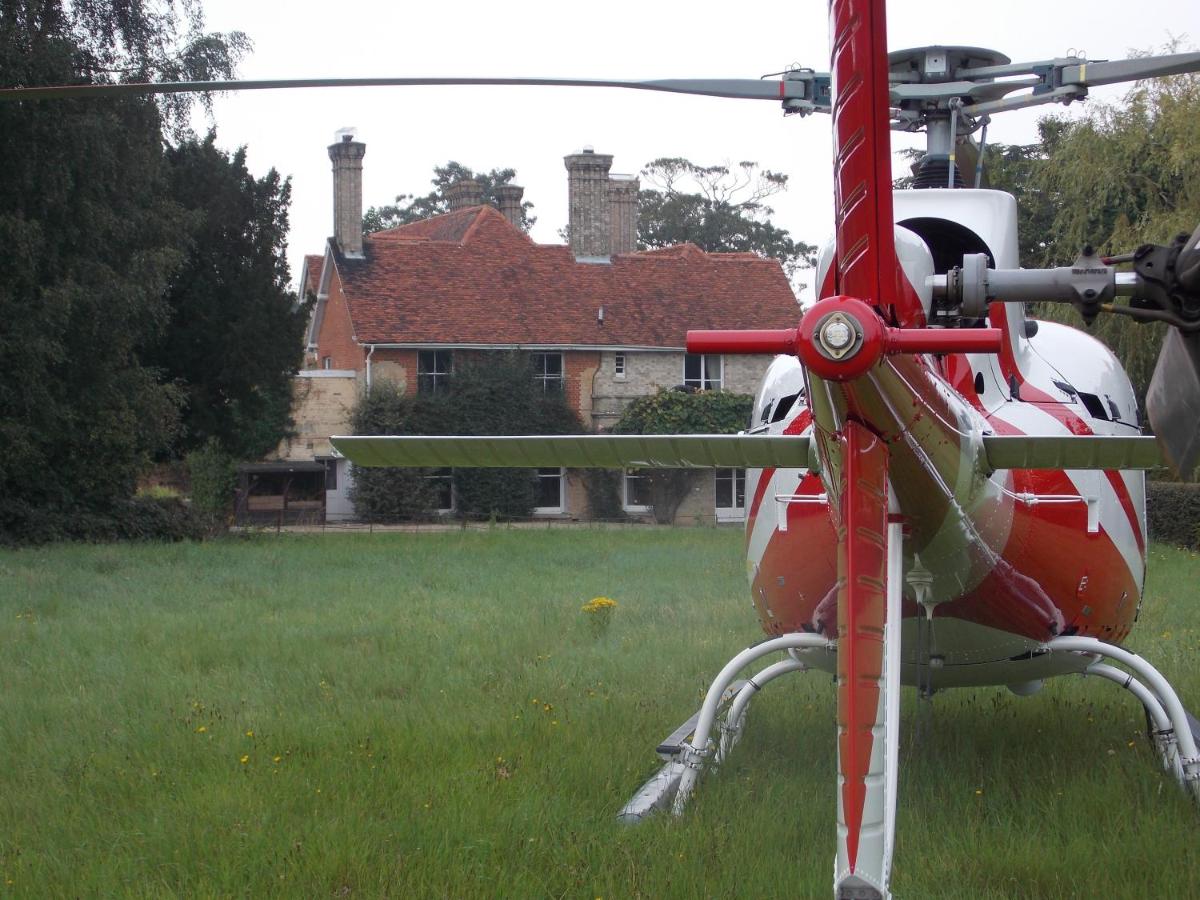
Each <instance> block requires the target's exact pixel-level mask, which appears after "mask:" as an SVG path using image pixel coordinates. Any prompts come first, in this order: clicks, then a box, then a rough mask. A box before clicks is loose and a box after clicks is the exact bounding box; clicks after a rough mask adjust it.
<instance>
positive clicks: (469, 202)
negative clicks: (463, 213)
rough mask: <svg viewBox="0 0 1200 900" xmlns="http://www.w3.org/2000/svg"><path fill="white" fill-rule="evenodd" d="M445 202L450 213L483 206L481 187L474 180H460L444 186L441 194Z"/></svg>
mask: <svg viewBox="0 0 1200 900" xmlns="http://www.w3.org/2000/svg"><path fill="white" fill-rule="evenodd" d="M442 193H443V195H444V196H445V198H446V202H447V203H448V204H450V212H454V211H455V210H458V209H469V208H470V207H472V206H483V185H482V184H480V183H479V182H478V181H476V180H475V179H474V178H460V179H459V180H458V181H456V182H454V183H453V184H449V185H447V186H446V189H445V191H443V192H442Z"/></svg>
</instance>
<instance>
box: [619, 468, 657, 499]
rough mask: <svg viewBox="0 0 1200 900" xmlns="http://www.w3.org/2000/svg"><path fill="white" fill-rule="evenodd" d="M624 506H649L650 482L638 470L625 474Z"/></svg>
mask: <svg viewBox="0 0 1200 900" xmlns="http://www.w3.org/2000/svg"><path fill="white" fill-rule="evenodd" d="M625 505H626V506H650V505H651V502H650V481H649V479H648V478H646V476H645V475H643V474H642V472H641V471H640V470H639V469H633V470H631V471H629V472H627V473H626V474H625Z"/></svg>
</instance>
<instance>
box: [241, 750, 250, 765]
mask: <svg viewBox="0 0 1200 900" xmlns="http://www.w3.org/2000/svg"><path fill="white" fill-rule="evenodd" d="M248 762H250V754H248V753H243V754H242V765H243V766H244V765H246V763H248Z"/></svg>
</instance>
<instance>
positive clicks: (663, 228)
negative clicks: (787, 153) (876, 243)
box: [638, 157, 816, 279]
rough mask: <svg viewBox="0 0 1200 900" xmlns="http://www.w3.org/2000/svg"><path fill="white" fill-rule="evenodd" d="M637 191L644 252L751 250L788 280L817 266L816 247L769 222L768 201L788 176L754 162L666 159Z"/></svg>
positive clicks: (652, 166) (645, 174)
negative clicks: (688, 246) (691, 247)
mask: <svg viewBox="0 0 1200 900" xmlns="http://www.w3.org/2000/svg"><path fill="white" fill-rule="evenodd" d="M642 178H643V179H644V180H645V183H646V184H648V185H649V186H648V187H644V188H643V189H642V190H641V191H639V193H638V244H639V246H641V247H642V248H655V247H668V246H671V245H672V244H682V243H685V242H691V243H693V244H695V245H696V246H698V247H699V248H700V249H701V250H707V251H710V252H752V253H758V254H759V255H761V256H767V257H771V258H772V259H777V260H779V262H780V264H781V265H782V266H783V269H784V272H786V273H787V275H788V278H789V279H794V276H795V275H796V273H797V272H798V271H799V270H800V269H801V268H807V267H810V266H812V265H813V264H814V261H815V256H816V247H814V246H812V245H810V244H806V243H804V242H803V241H794V240H792V237H791V235H790V234H789V233H788V232H787V230H786V229H783V228H779V227H778V226H776V225H774V224H772V222H771V221H770V219H771V216H772V215H773V214H774V210H772V209H771V207H770V206H768V205H767V204H766V201H767V200H768V199H769V198H770V197H772V196H774V195H775V194H778V193H779V192H780V191H783V190H786V189H787V180H788V177H787V176H786V175H783V174H780V173H779V172H772V171H770V170H769V169H760V168H759V165H758V163H756V162H740V163H738V164H737V165H736V166H735V167H730V166H728V165H719V166H701V165H697V164H696V163H693V162H691V161H690V160H687V159H681V158H679V157H662V158H659V159H656V160H653V161H651V162H650V163H648V164H647V165H646V167H645V168H644V169H642Z"/></svg>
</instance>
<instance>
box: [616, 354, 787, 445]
mask: <svg viewBox="0 0 1200 900" xmlns="http://www.w3.org/2000/svg"><path fill="white" fill-rule="evenodd" d="M599 356H600V365H599V368H598V369H597V371H596V376H595V379H594V380H593V382H592V391H593V396H592V422H593V426H594V427H595V428H598V429H606V428H611V427H612V426H613V425H614V424H615V423H616V421H617V419H619V418H620V416H621V413H622V412H624V410H625V407H626V406H628V405H629V403H630V402H631V401H633V400H635V399H637V398H638V397H644V396H646V395H647V394H653V393H656V392H657V391H658V390H659V389H661V388H673V387H675V386H676V385H680V384H683V359H684V356H685V354H683V353H669V352H662V351H659V352H654V351H635V350H630V351H626V352H625V377H624V378H623V379H621V378H617V375H616V356H617V354H616V352H615V351H607V350H606V351H604V352H603V353H600V354H599ZM770 364H771V357H769V356H748V355H737V356H732V355H728V356H726V357H725V359H724V362H723V366H724V372H723V381H724V387H725V390H727V391H734V392H735V393H739V394H755V393H757V392H758V386H759V384H760V383H761V382H762V379H763V376H764V375H766V373H767V367H768V366H769V365H770Z"/></svg>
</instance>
